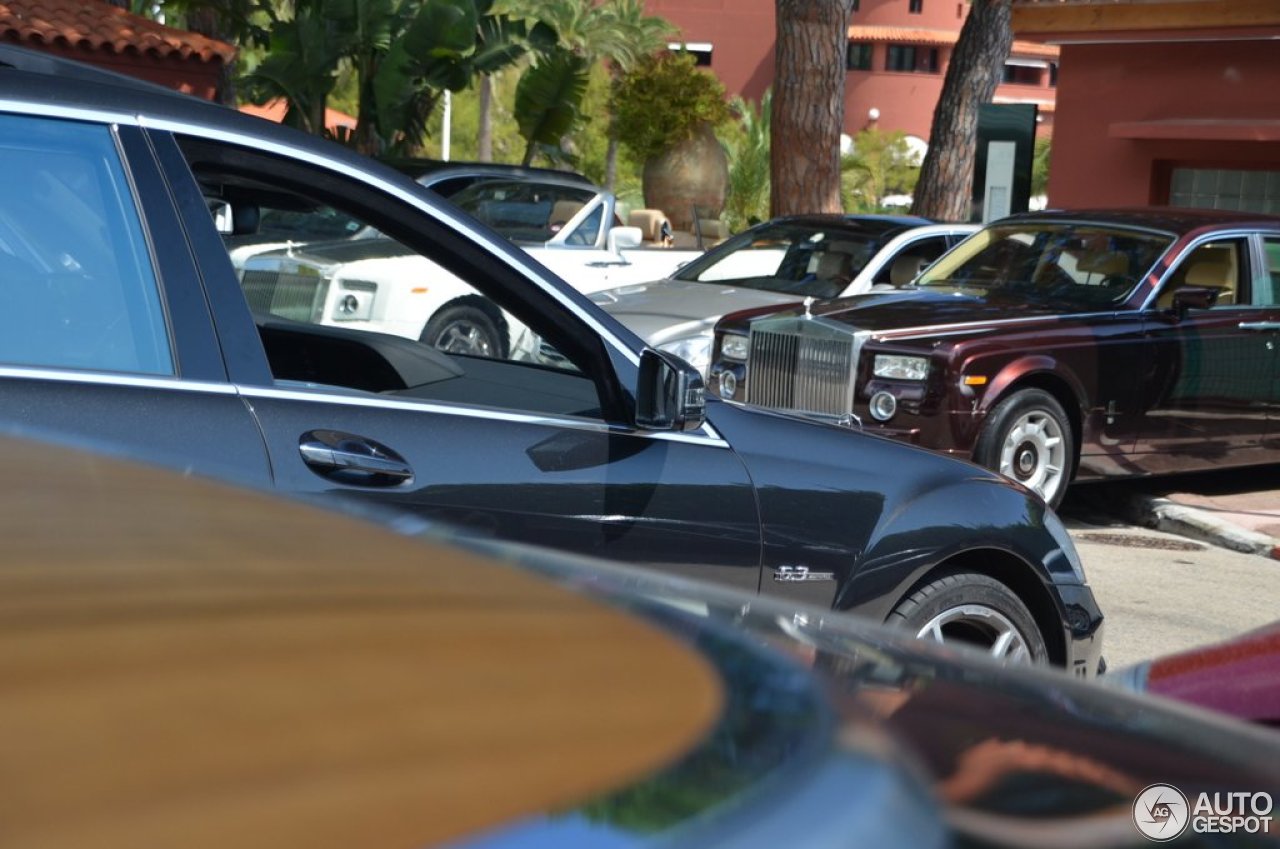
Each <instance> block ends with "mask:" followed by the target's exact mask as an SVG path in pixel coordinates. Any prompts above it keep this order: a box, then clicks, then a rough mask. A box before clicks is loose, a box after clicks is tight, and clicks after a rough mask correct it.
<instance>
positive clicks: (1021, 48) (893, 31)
mask: <svg viewBox="0 0 1280 849" xmlns="http://www.w3.org/2000/svg"><path fill="white" fill-rule="evenodd" d="M2 2H3V0H0V3H2ZM959 38H960V33H959V32H954V31H952V30H944V29H913V28H911V27H858V26H853V27H849V40H850V41H879V42H886V43H888V44H925V45H935V46H939V47H945V46H947V45H951V44H955V43H956V41H957V40H958V39H959ZM1010 55H1013V56H1036V57H1041V58H1046V59H1056V58H1057V57H1058V48H1057V47H1053V46H1051V45H1048V44H1038V43H1036V42H1034V41H1015V42H1014V43H1013V49H1012V50H1011V51H1010Z"/></svg>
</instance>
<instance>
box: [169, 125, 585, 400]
mask: <svg viewBox="0 0 1280 849" xmlns="http://www.w3.org/2000/svg"><path fill="white" fill-rule="evenodd" d="M191 151H192V152H191V153H190V155H191V156H192V158H193V160H194V159H195V158H196V157H202V156H205V155H206V154H207V153H208V151H207V150H206V149H205V148H204V147H202V146H193V147H192V148H191ZM209 159H210V160H214V161H216V160H217V159H218V157H217V156H216V155H209ZM273 165H274V163H273V161H272V160H271V158H270V157H267V156H263V157H256V158H252V159H251V158H250V157H247V156H242V157H241V158H239V159H238V161H237V164H236V170H235V172H234V173H232V172H228V171H222V170H220V166H218V165H216V164H214V162H213V161H211V162H193V168H194V170H195V172H196V173H197V175H198V179H199V181H200V182H201V184H202V185H203V188H204V191H205V193H206V199H207V200H208V201H210V202H211V203H219V202H226V203H230V204H231V205H232V206H233V207H235V206H245V205H252V206H253V207H255V208H258V209H259V210H260V214H261V217H266V216H267V215H269V214H271V213H272V212H274V211H276V210H287V211H289V213H290V214H291V215H292V216H294V217H295V218H296V219H298V220H303V221H305V219H306V218H307V217H308V216H317V217H323V218H327V217H331V216H333V215H335V214H337V215H340V216H344V217H349V218H351V219H353V220H355V221H357V222H358V225H359V228H360V229H359V235H358V236H357V237H355V238H344V239H335V240H330V241H323V240H322V241H313V242H308V243H304V244H299V243H294V244H279V243H271V242H262V243H257V244H253V245H245V244H243V243H241V242H239V241H238V240H233V239H227V240H226V246H227V250H228V255H229V257H230V258H231V261H232V264H233V266H234V267H235V270H236V274H237V276H238V277H239V279H240V284H241V288H242V290H243V292H244V295H245V300H246V302H247V304H248V306H249V308H250V310H251V311H252V313H253V314H254V316H255V319H256V320H257V323H258V328H259V334H260V336H261V338H262V342H263V346H264V349H265V352H266V355H267V359H268V362H269V365H270V368H271V372H272V375H273V377H274V378H275V379H276V381H277V382H278V383H281V384H285V385H287V386H288V387H290V388H293V389H308V388H315V389H319V390H322V391H326V392H328V391H332V390H334V389H339V390H346V391H355V392H361V393H376V394H379V395H382V396H395V397H398V398H403V399H421V400H431V401H445V402H450V403H458V404H466V405H473V406H482V407H490V408H497V409H503V410H519V411H522V412H538V413H552V414H557V415H568V416H580V417H586V418H598V417H599V416H600V415H601V413H600V409H599V407H600V404H599V397H598V395H597V391H596V385H595V383H594V382H593V381H592V380H591V379H590V378H589V377H586V376H584V374H583V373H581V372H582V371H586V369H581V371H580V368H579V365H580V364H578V363H575V362H574V361H573V360H572V359H571V358H562V359H563V360H564V361H563V363H562V364H561V365H560V367H558V368H548V367H545V366H544V365H542V364H540V363H539V362H538V360H537V353H538V349H539V346H540V345H541V344H543V343H542V340H541V339H540V338H539V337H538V336H537V335H536V334H535V333H534V332H533V331H532V329H531V328H530V327H528V326H527V325H526V324H525V323H524V321H522V320H521V317H520V316H521V315H522V314H524V312H525V310H524V309H523V308H520V307H519V306H514V307H513V310H508V309H506V308H504V307H503V306H501V305H499V303H498V302H497V301H495V300H493V299H492V298H491V297H490V295H489V294H488V293H487V292H486V291H485V287H484V286H483V284H482V283H481V281H480V280H479V277H480V276H482V275H475V274H474V273H472V272H469V271H461V272H456V271H455V270H454V269H455V268H456V267H457V266H456V259H455V258H451V257H450V256H449V253H450V251H449V250H448V249H447V247H443V246H440V245H437V244H431V243H429V242H428V241H427V240H425V239H421V240H419V242H420V243H419V244H417V245H416V246H415V245H410V244H408V240H405V241H402V240H400V239H396V238H393V237H392V236H390V235H387V234H386V232H385V231H386V230H395V229H396V223H395V222H394V221H391V220H388V219H387V218H385V217H382V218H380V217H377V216H376V214H375V215H370V214H369V212H368V211H367V210H361V209H358V208H354V207H349V206H348V205H347V204H349V203H350V201H349V200H347V198H346V195H347V194H349V193H348V192H346V191H344V189H346V188H348V187H345V186H344V187H341V188H334V187H332V186H330V187H329V188H328V190H327V191H324V192H320V191H314V192H313V191H312V190H311V189H307V188H301V187H299V186H298V184H296V183H292V182H288V181H285V180H280V179H279V178H277V177H276V175H275V174H274V173H273V170H274V169H273ZM350 188H351V189H352V192H354V191H355V190H356V189H357V187H355V186H352V187H350ZM473 284H474V285H473Z"/></svg>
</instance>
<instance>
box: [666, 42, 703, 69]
mask: <svg viewBox="0 0 1280 849" xmlns="http://www.w3.org/2000/svg"><path fill="white" fill-rule="evenodd" d="M667 49H668V50H674V51H676V52H680V51H684V52H685V53H688V54H689V55H691V56H692V57H693V58H694V64H695V65H697V66H698V67H701V68H710V67H711V42H709V41H689V42H685V43H684V44H681V43H680V42H678V41H673V42H671V43H670V44H668V45H667Z"/></svg>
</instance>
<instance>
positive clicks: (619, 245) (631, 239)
mask: <svg viewBox="0 0 1280 849" xmlns="http://www.w3.org/2000/svg"><path fill="white" fill-rule="evenodd" d="M643 241H644V231H643V230H641V229H640V228H639V227H610V228H609V235H608V237H607V239H606V245H607V246H608V248H609V251H610V253H615V254H616V253H617V252H618V251H620V250H622V249H623V248H638V247H640V243H641V242H643Z"/></svg>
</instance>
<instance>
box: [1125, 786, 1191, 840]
mask: <svg viewBox="0 0 1280 849" xmlns="http://www.w3.org/2000/svg"><path fill="white" fill-rule="evenodd" d="M1190 821H1191V809H1190V807H1189V806H1188V805H1187V797H1186V796H1183V795H1182V791H1181V790H1179V789H1178V788H1177V787H1174V786H1173V785H1172V784H1152V785H1151V786H1150V787H1148V788H1147V789H1146V790H1143V791H1142V792H1141V793H1139V794H1138V798H1136V799H1134V800H1133V824H1134V825H1136V826H1137V827H1138V831H1140V832H1142V836H1143V837H1146V838H1147V839H1149V840H1155V841H1157V842H1160V843H1163V842H1164V841H1166V840H1172V839H1173V838H1175V837H1177V836H1178V835H1180V834H1182V832H1184V831H1186V830H1187V823H1188V822H1190Z"/></svg>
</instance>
